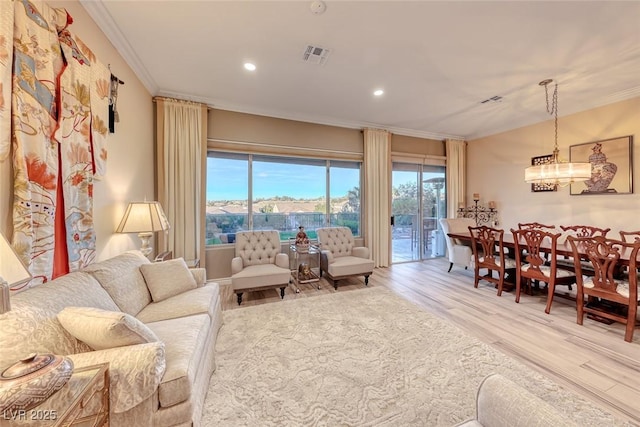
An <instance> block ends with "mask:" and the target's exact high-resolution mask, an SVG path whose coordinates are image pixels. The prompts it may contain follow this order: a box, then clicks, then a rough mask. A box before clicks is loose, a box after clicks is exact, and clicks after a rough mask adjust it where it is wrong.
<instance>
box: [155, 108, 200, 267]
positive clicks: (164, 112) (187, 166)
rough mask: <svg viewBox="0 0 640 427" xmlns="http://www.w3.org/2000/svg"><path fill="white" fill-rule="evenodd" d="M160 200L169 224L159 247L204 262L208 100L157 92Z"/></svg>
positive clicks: (177, 255)
mask: <svg viewBox="0 0 640 427" xmlns="http://www.w3.org/2000/svg"><path fill="white" fill-rule="evenodd" d="M156 117H157V129H156V139H157V147H156V149H157V152H156V157H157V162H156V165H157V174H158V180H157V182H158V201H159V202H160V204H161V205H162V207H163V208H164V211H165V214H166V215H167V219H168V220H169V224H170V225H171V228H170V229H169V233H168V235H167V236H162V235H161V236H160V245H159V248H161V249H162V250H170V251H173V256H174V258H178V257H183V258H184V259H186V260H191V259H196V258H198V259H200V267H204V262H205V252H204V250H205V215H206V211H205V209H206V206H205V185H204V180H205V177H204V171H205V170H206V169H205V168H206V159H207V153H206V149H207V142H206V136H207V107H206V105H202V104H198V103H193V102H188V101H180V100H174V99H167V98H156Z"/></svg>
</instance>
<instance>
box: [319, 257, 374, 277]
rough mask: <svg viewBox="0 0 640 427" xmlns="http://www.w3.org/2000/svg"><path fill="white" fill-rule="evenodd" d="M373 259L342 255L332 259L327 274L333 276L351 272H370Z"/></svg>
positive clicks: (351, 273)
mask: <svg viewBox="0 0 640 427" xmlns="http://www.w3.org/2000/svg"><path fill="white" fill-rule="evenodd" d="M373 266H374V263H373V260H370V259H365V258H358V257H354V256H342V257H337V258H334V259H333V262H332V263H331V264H329V274H330V275H331V276H333V277H340V276H350V275H353V274H363V273H371V272H372V271H373Z"/></svg>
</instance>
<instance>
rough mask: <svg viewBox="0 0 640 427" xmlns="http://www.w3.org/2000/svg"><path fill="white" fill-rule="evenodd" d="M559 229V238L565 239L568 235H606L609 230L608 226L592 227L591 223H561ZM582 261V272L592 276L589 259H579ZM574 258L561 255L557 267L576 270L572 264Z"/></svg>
mask: <svg viewBox="0 0 640 427" xmlns="http://www.w3.org/2000/svg"><path fill="white" fill-rule="evenodd" d="M560 229H561V230H562V232H563V237H561V238H560V239H561V240H563V242H564V239H567V238H568V237H569V236H574V237H594V236H602V237H606V236H607V233H608V232H609V231H611V229H610V228H600V227H594V226H591V225H561V226H560ZM580 262H581V263H582V272H583V274H586V275H589V276H592V275H593V274H594V272H593V269H592V265H591V263H590V262H589V261H585V260H580ZM574 265H575V264H574V260H573V259H569V257H562V258H560V259H559V260H558V267H560V268H564V269H566V270H570V271H576V269H575V266H574Z"/></svg>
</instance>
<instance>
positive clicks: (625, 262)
mask: <svg viewBox="0 0 640 427" xmlns="http://www.w3.org/2000/svg"><path fill="white" fill-rule="evenodd" d="M447 235H448V236H449V237H451V238H452V239H458V240H460V241H461V242H466V243H468V244H469V246H470V245H471V233H469V232H462V233H461V232H457V233H447ZM569 235H570V234H569V233H561V236H560V237H559V238H558V240H557V241H556V255H560V256H564V257H567V258H573V249H572V248H571V243H569V239H568V238H567V237H568V236H569ZM502 244H503V245H504V247H505V248H507V249H508V250H509V257H511V258H515V250H516V244H515V241H514V239H513V234H506V233H505V234H504V237H503V240H502ZM520 246H525V245H524V242H523V243H521V244H520ZM551 249H552V248H551V242H550V241H549V239H545V240H543V242H542V244H541V245H540V250H541V251H544V252H546V253H550V252H551ZM631 251H632V248H630V247H626V248H623V249H622V250H621V251H620V259H619V260H618V264H619V265H620V266H629V263H630V257H631ZM578 255H580V257H581V258H582V259H588V258H587V255H586V253H585V252H584V251H581V248H580V245H578Z"/></svg>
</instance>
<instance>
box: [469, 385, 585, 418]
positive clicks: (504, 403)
mask: <svg viewBox="0 0 640 427" xmlns="http://www.w3.org/2000/svg"><path fill="white" fill-rule="evenodd" d="M548 426H554V427H556V426H558V427H560V426H562V427H575V426H576V424H575V423H574V422H573V421H571V420H569V419H567V418H565V417H564V416H563V414H561V413H560V412H558V411H557V410H556V409H555V408H554V407H553V406H551V405H550V404H548V403H547V402H545V401H544V400H542V399H540V398H539V397H538V396H535V395H533V394H532V393H531V392H529V391H528V390H527V389H524V388H522V387H520V386H519V385H517V384H515V383H514V382H512V381H511V380H508V379H507V378H505V377H503V376H502V375H500V374H490V375H487V376H486V377H485V378H484V379H483V380H482V382H481V383H480V387H478V394H477V395H476V416H475V418H473V419H471V420H467V421H465V422H463V423H461V424H457V427H548Z"/></svg>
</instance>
